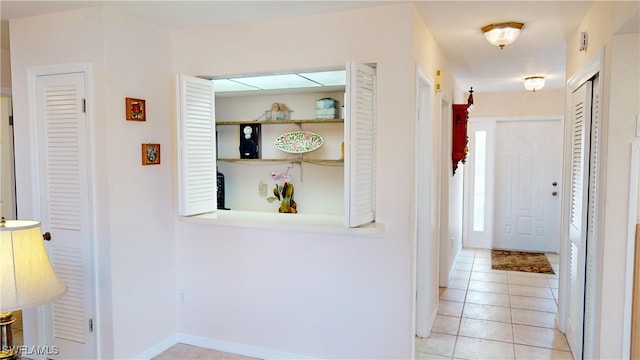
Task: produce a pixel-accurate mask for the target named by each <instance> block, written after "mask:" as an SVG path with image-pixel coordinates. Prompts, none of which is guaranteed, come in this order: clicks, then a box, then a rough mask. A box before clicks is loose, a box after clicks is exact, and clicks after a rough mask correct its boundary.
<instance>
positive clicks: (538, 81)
mask: <svg viewBox="0 0 640 360" xmlns="http://www.w3.org/2000/svg"><path fill="white" fill-rule="evenodd" d="M543 87H544V77H542V76H529V77H526V78H525V79H524V88H525V89H527V90H529V91H533V92H536V90H540V89H542V88H543Z"/></svg>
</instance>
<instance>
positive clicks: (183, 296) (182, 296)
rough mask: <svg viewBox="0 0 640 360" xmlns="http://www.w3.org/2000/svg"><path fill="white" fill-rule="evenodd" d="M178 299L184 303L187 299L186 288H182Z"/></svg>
mask: <svg viewBox="0 0 640 360" xmlns="http://www.w3.org/2000/svg"><path fill="white" fill-rule="evenodd" d="M178 300H179V301H180V303H182V304H184V301H185V295H184V290H180V293H179V294H178Z"/></svg>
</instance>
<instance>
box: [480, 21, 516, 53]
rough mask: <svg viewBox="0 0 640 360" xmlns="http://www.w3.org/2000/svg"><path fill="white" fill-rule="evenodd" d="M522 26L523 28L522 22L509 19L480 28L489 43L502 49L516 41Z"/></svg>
mask: <svg viewBox="0 0 640 360" xmlns="http://www.w3.org/2000/svg"><path fill="white" fill-rule="evenodd" d="M522 28H524V24H523V23H519V22H513V21H511V22H505V23H500V24H490V25H487V26H483V27H482V29H481V30H482V32H483V33H484V36H485V37H486V38H487V40H488V41H489V42H490V43H491V44H493V45H495V46H497V47H499V48H500V49H502V48H504V47H505V46H506V45H509V44H511V43H512V42H514V41H516V39H517V38H518V35H520V32H521V31H522Z"/></svg>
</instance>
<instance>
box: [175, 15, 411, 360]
mask: <svg viewBox="0 0 640 360" xmlns="http://www.w3.org/2000/svg"><path fill="white" fill-rule="evenodd" d="M412 16H413V6H412V5H407V4H401V5H393V6H383V7H378V8H370V9H363V10H355V11H345V12H339V13H333V14H326V15H315V16H307V17H299V18H295V19H286V20H278V21H269V22H263V23H252V24H243V25H229V26H222V27H219V28H211V29H201V30H191V31H182V32H176V33H174V36H173V40H174V71H175V73H185V74H209V75H214V76H217V75H224V74H237V73H252V72H270V71H290V70H298V69H314V68H326V67H336V66H343V64H344V63H345V62H346V61H347V60H356V61H359V62H363V63H376V64H377V66H378V102H377V105H378V128H377V130H378V138H377V148H378V159H377V179H376V180H377V189H378V192H377V216H376V218H377V221H378V222H381V223H384V224H385V229H386V231H385V233H384V234H382V235H380V236H346V235H345V236H343V235H330V234H316V233H305V232H293V231H287V230H286V229H282V230H278V231H274V230H266V229H260V228H246V229H242V228H230V227H223V226H214V225H201V224H199V225H195V224H191V223H187V222H183V221H178V222H177V223H176V237H177V241H178V284H179V285H178V287H179V288H180V289H183V290H184V293H185V299H186V300H185V302H184V303H183V304H180V306H179V308H178V318H179V322H178V329H179V331H181V332H185V333H189V334H195V335H198V336H203V337H205V338H210V339H221V340H225V341H228V342H235V343H242V344H248V345H253V346H259V347H262V348H268V349H274V350H285V351H288V352H291V353H297V354H301V355H309V356H315V357H326V358H332V357H340V358H371V357H388V358H408V357H410V356H411V353H412V346H411V345H412V338H413V333H412V332H413V328H412V321H413V319H412V317H413V315H412V303H413V299H414V298H415V294H414V289H413V284H412V279H413V272H412V270H413V268H412V263H413V256H414V254H413V242H412V232H411V229H412V228H411V221H410V219H411V213H410V211H411V203H412V196H413V193H412V189H413V184H412V181H413V180H412V179H413V177H412V176H413V173H414V171H413V155H414V153H413V143H412V139H413V135H409V134H413V133H412V128H413V125H414V122H415V119H414V107H413V100H412V99H413V98H414V91H415V85H414V76H415V75H414V66H415V65H414V64H413V63H412V62H411V61H409V60H410V59H411V57H412V56H411V54H412V48H411V45H412V42H411V39H412V28H411V21H412ZM302 28H303V29H304V31H295V29H302ZM229 34H233V40H232V41H230V35H229ZM274 39H277V41H275V40H274ZM221 54H224V56H221ZM256 54H259V55H260V56H259V61H256ZM203 280H204V282H203Z"/></svg>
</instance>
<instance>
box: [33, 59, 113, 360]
mask: <svg viewBox="0 0 640 360" xmlns="http://www.w3.org/2000/svg"><path fill="white" fill-rule="evenodd" d="M72 73H82V74H83V75H84V79H85V95H86V103H87V106H86V121H87V134H86V135H87V137H88V149H87V150H88V159H87V161H88V164H87V165H88V169H89V173H88V174H87V181H88V190H89V209H90V210H91V216H90V217H89V221H90V228H91V237H90V239H89V243H88V246H89V252H90V254H91V259H90V261H91V271H92V274H91V278H92V283H93V288H92V289H91V291H92V293H93V299H92V303H91V309H92V312H93V314H92V317H93V318H94V319H95V322H96V323H97V324H100V323H101V321H100V318H99V317H100V315H99V314H100V311H99V300H98V299H99V298H100V297H99V296H98V295H99V291H98V289H99V286H98V279H99V274H98V269H99V266H98V261H97V260H98V256H97V249H98V248H97V241H96V224H97V218H96V207H95V204H96V203H97V202H96V201H97V200H96V194H95V191H94V188H95V184H94V179H95V164H94V161H93V159H94V151H95V149H94V146H93V144H94V141H93V139H94V138H95V133H94V131H95V129H94V127H93V123H92V120H93V119H94V113H93V111H94V109H93V106H92V103H93V101H92V99H93V91H92V90H93V84H94V78H93V65H92V64H91V63H89V62H76V63H66V64H54V65H44V66H33V67H29V68H27V109H28V116H27V120H28V121H27V122H28V125H27V127H28V135H29V139H30V149H31V158H30V162H31V174H32V179H40V178H41V176H40V169H39V165H38V164H39V163H38V154H39V148H38V146H39V144H38V119H37V91H36V90H37V81H38V77H39V76H47V75H63V74H72ZM30 190H31V215H32V216H31V217H33V215H36V214H40V213H41V211H42V204H41V203H40V196H41V192H40V182H39V181H33V182H32V183H31V186H30ZM46 316H47V312H46V311H45V309H44V307H43V306H40V307H38V308H36V309H32V312H31V314H29V315H28V316H25V318H30V320H31V321H28V322H25V324H24V336H25V343H32V344H46V341H47V334H48V331H50V330H51V329H50V328H49V327H48V326H45V325H46V324H47V319H46ZM33 327H35V331H34V328H33ZM98 329H99V328H98V327H95V330H94V332H93V336H94V337H95V340H94V341H95V349H94V350H95V355H96V356H97V357H100V356H99V355H100V354H101V351H100V337H99V333H100V331H99V330H98ZM28 339H30V340H28Z"/></svg>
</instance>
